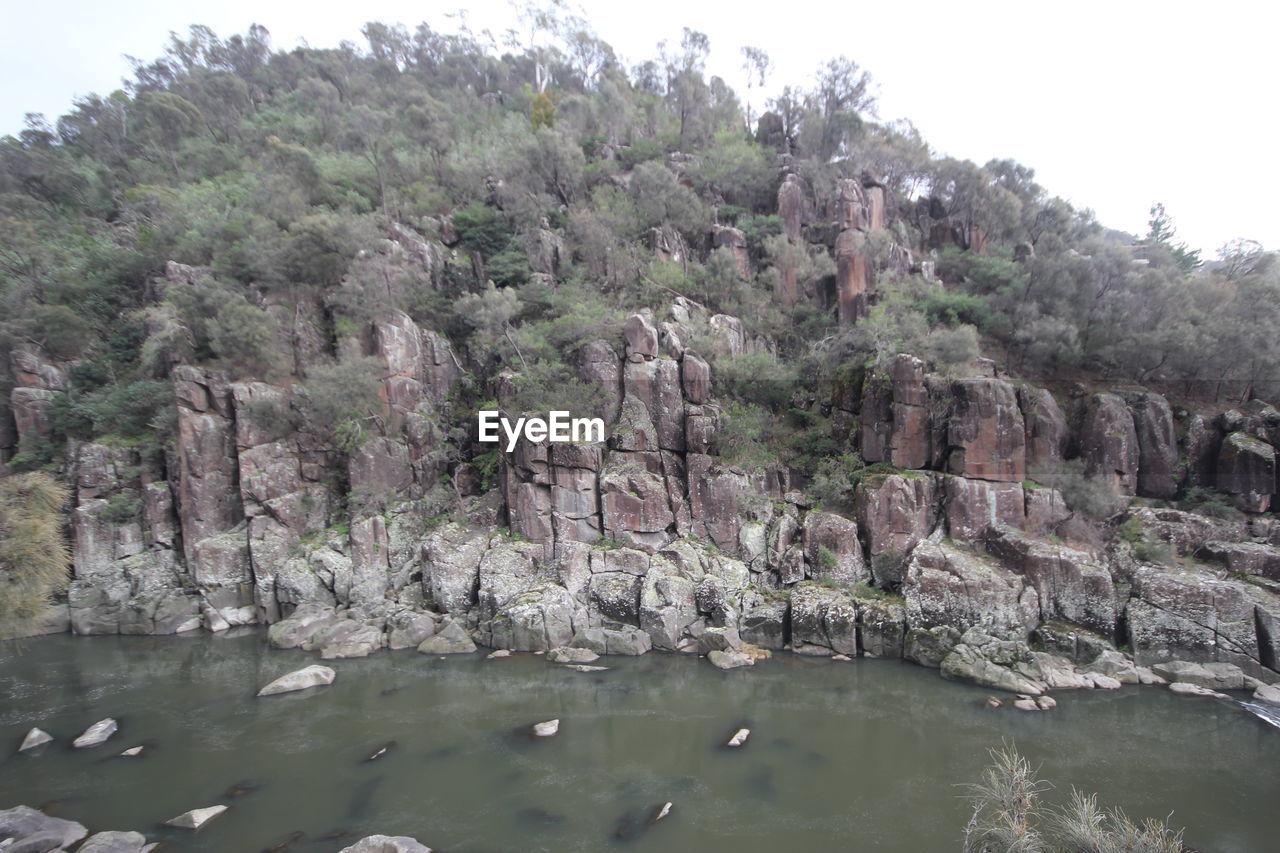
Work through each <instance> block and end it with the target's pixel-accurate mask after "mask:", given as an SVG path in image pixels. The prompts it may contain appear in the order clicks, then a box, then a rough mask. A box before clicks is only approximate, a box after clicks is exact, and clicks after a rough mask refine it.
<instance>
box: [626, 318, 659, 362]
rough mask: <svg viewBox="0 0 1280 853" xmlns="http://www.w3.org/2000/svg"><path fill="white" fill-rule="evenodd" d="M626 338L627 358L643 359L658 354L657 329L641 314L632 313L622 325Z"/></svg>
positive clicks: (654, 356)
mask: <svg viewBox="0 0 1280 853" xmlns="http://www.w3.org/2000/svg"><path fill="white" fill-rule="evenodd" d="M622 333H623V335H624V336H625V337H626V340H627V360H628V361H633V362H634V361H644V360H647V359H652V358H656V357H657V355H658V330H657V329H655V328H654V327H653V324H652V323H650V322H649V319H648V318H647V317H645V316H643V315H642V314H632V315H631V316H630V317H628V318H627V324H626V325H625V326H624V327H623V330H622Z"/></svg>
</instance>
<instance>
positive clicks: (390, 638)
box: [387, 610, 438, 649]
mask: <svg viewBox="0 0 1280 853" xmlns="http://www.w3.org/2000/svg"><path fill="white" fill-rule="evenodd" d="M437 621H438V617H437V616H436V615H435V614H434V613H418V612H415V611H412V610H406V611H403V612H401V613H397V614H395V615H393V616H392V617H391V618H390V619H388V620H387V627H388V628H389V629H390V630H389V632H388V633H387V648H389V649H410V648H415V647H417V646H420V645H422V641H423V640H425V639H427V638H428V637H430V636H431V635H433V634H435V632H436V625H437Z"/></svg>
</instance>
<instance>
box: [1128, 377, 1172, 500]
mask: <svg viewBox="0 0 1280 853" xmlns="http://www.w3.org/2000/svg"><path fill="white" fill-rule="evenodd" d="M1129 409H1130V411H1131V412H1132V413H1133V426H1134V431H1135V432H1136V434H1137V436H1138V494H1140V495H1143V496H1145V497H1149V498H1163V499H1169V498H1173V497H1176V496H1177V494H1178V480H1179V474H1180V472H1179V470H1178V441H1177V438H1176V437H1175V436H1174V432H1173V410H1172V409H1171V408H1170V407H1169V401H1168V400H1166V399H1165V398H1164V397H1162V396H1160V395H1159V394H1135V395H1132V396H1131V397H1130V398H1129Z"/></svg>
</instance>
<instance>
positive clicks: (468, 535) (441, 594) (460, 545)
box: [422, 522, 489, 613]
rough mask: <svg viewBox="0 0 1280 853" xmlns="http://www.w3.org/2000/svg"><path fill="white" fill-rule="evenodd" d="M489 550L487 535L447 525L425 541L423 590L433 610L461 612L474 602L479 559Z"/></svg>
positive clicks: (451, 524) (458, 526)
mask: <svg viewBox="0 0 1280 853" xmlns="http://www.w3.org/2000/svg"><path fill="white" fill-rule="evenodd" d="M488 549H489V534H488V533H487V532H486V531H482V530H468V529H467V528H465V527H462V526H461V525H459V524H454V523H452V522H451V523H449V524H446V525H444V526H443V527H441V528H440V529H439V530H437V531H436V532H435V533H433V534H431V536H430V537H429V538H428V539H427V542H426V544H425V545H424V547H423V551H424V557H425V559H424V565H423V572H422V587H423V592H424V593H425V594H426V596H427V599H428V600H429V601H431V602H432V603H434V605H435V609H437V610H439V611H441V612H443V613H463V612H465V611H466V610H467V609H469V608H470V607H471V606H472V605H473V604H474V603H475V600H476V597H475V596H476V588H477V586H478V584H479V577H480V560H481V559H482V558H483V557H484V554H485V552H486V551H487V550H488Z"/></svg>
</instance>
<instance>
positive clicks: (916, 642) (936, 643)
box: [903, 625, 960, 669]
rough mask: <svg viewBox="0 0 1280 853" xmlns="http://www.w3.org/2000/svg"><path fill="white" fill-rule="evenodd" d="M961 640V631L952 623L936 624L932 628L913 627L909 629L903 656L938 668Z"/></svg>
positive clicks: (932, 667)
mask: <svg viewBox="0 0 1280 853" xmlns="http://www.w3.org/2000/svg"><path fill="white" fill-rule="evenodd" d="M959 642H960V631H959V630H957V629H956V628H953V627H951V626H950V625H935V626H934V627H932V628H912V629H911V630H909V631H907V640H906V650H905V651H904V652H903V656H904V657H905V658H906V659H907V660H909V661H915V662H916V663H918V664H920V665H921V666H927V667H930V668H931V669H937V668H939V667H940V666H942V661H943V659H944V658H946V656H947V655H949V654H950V653H951V650H952V649H953V648H955V646H956V644H957V643H959Z"/></svg>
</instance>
